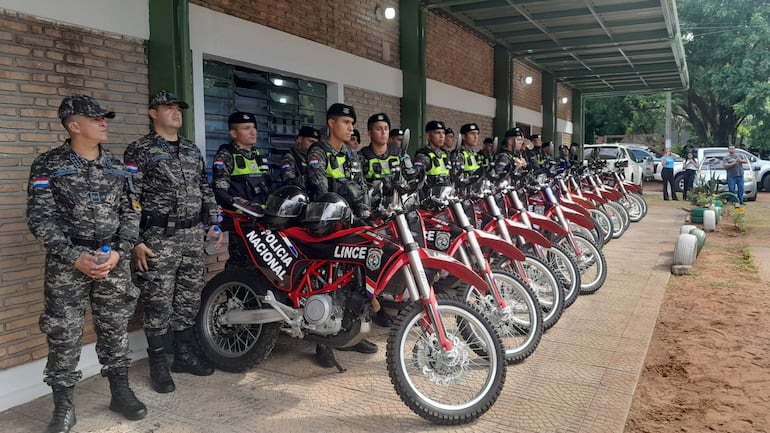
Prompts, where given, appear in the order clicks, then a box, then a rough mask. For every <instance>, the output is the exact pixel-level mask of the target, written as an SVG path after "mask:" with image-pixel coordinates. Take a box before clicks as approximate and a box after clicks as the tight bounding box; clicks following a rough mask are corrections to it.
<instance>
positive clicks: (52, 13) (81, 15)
mask: <svg viewBox="0 0 770 433" xmlns="http://www.w3.org/2000/svg"><path fill="white" fill-rule="evenodd" d="M0 8H3V9H9V10H13V11H16V12H23V13H25V14H29V15H34V16H36V17H39V18H44V19H49V20H51V21H58V22H63V23H68V24H75V25H78V26H81V27H88V28H94V29H98V30H104V31H108V32H112V33H117V34H121V35H127V36H133V37H137V38H141V39H149V38H150V6H149V0H0Z"/></svg>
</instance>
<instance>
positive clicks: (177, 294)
mask: <svg viewBox="0 0 770 433" xmlns="http://www.w3.org/2000/svg"><path fill="white" fill-rule="evenodd" d="M125 160H126V166H127V167H128V170H129V171H130V172H132V173H133V183H134V186H135V191H136V194H137V195H138V197H139V202H140V203H141V206H142V219H141V222H140V232H139V239H138V241H137V243H141V242H143V243H144V244H145V245H146V246H147V247H148V248H150V249H151V250H152V251H153V252H154V253H155V257H148V258H147V265H148V267H149V270H148V271H146V272H137V276H138V282H139V286H140V288H141V289H142V305H143V307H144V317H143V321H144V329H145V333H146V334H147V335H148V336H159V335H164V334H165V333H166V331H167V330H168V329H172V330H174V331H182V330H185V329H189V328H191V327H192V326H193V324H194V322H195V316H196V315H197V313H198V309H199V307H200V296H201V290H202V289H203V285H204V281H203V272H204V262H203V239H204V237H205V231H204V229H203V224H211V225H214V224H217V223H218V212H217V203H216V201H215V199H214V194H213V192H212V191H211V187H210V186H209V184H208V182H207V175H206V164H205V161H204V159H203V155H201V152H200V150H199V149H198V148H197V147H196V146H195V145H194V144H193V143H192V142H191V141H190V140H188V139H186V138H184V137H179V141H178V142H177V143H169V142H168V141H166V140H165V139H163V138H162V137H161V136H160V135H158V134H157V133H155V132H151V133H149V134H147V135H145V136H144V137H142V138H140V139H139V140H137V141H135V142H133V143H131V144H130V145H129V146H128V148H127V149H126V152H125Z"/></svg>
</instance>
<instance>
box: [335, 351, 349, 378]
mask: <svg viewBox="0 0 770 433" xmlns="http://www.w3.org/2000/svg"><path fill="white" fill-rule="evenodd" d="M332 361H333V362H334V366H335V367H337V370H338V371H339V372H340V373H344V372H346V371H348V369H347V368H343V367H342V366H341V365H340V363H339V362H337V357H336V356H334V352H332Z"/></svg>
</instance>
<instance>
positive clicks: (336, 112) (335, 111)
mask: <svg viewBox="0 0 770 433" xmlns="http://www.w3.org/2000/svg"><path fill="white" fill-rule="evenodd" d="M330 117H352V118H353V123H356V110H355V108H353V106H352V105H346V104H341V103H339V102H337V103H334V104H332V105H331V107H329V109H328V110H326V118H327V119H328V118H330Z"/></svg>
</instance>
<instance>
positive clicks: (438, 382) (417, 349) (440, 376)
mask: <svg viewBox="0 0 770 433" xmlns="http://www.w3.org/2000/svg"><path fill="white" fill-rule="evenodd" d="M437 302H438V311H439V319H440V321H441V324H442V326H443V328H444V332H445V333H446V336H447V338H448V339H449V341H450V342H451V344H452V348H451V349H446V348H442V347H441V343H440V341H439V338H438V336H437V335H436V333H435V332H434V328H433V324H432V321H431V318H430V316H429V315H428V314H426V311H425V310H424V308H423V306H422V304H421V303H413V304H411V305H410V306H408V307H406V308H405V309H403V310H402V311H401V313H400V314H399V315H398V317H397V318H396V320H395V323H394V324H393V325H392V326H391V331H390V335H389V336H388V346H387V353H386V358H387V366H388V373H389V374H390V380H391V382H392V383H393V386H394V387H395V389H396V393H397V394H398V396H399V397H400V398H401V400H402V401H403V402H404V403H405V404H406V405H407V406H408V407H409V408H410V409H412V411H414V412H415V413H416V414H417V415H419V416H421V417H422V418H425V419H427V420H429V421H431V422H433V423H435V424H442V425H456V424H465V423H468V422H470V421H473V420H474V419H476V418H478V417H479V416H481V415H483V414H484V413H485V412H486V411H488V410H489V408H491V407H492V405H493V404H494V403H495V401H496V400H497V398H498V397H499V395H500V392H501V391H502V389H503V385H504V383H505V374H506V367H505V358H504V355H503V354H504V351H503V346H502V342H501V341H500V337H499V336H498V335H497V332H495V329H494V328H493V327H492V325H491V324H490V323H489V322H488V321H487V320H486V319H485V318H484V316H483V315H482V314H481V313H480V312H478V311H477V310H476V309H474V308H473V307H471V306H470V305H468V304H466V303H464V302H462V301H461V300H459V299H456V298H454V297H448V296H444V295H441V296H439V298H438V299H437Z"/></svg>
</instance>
